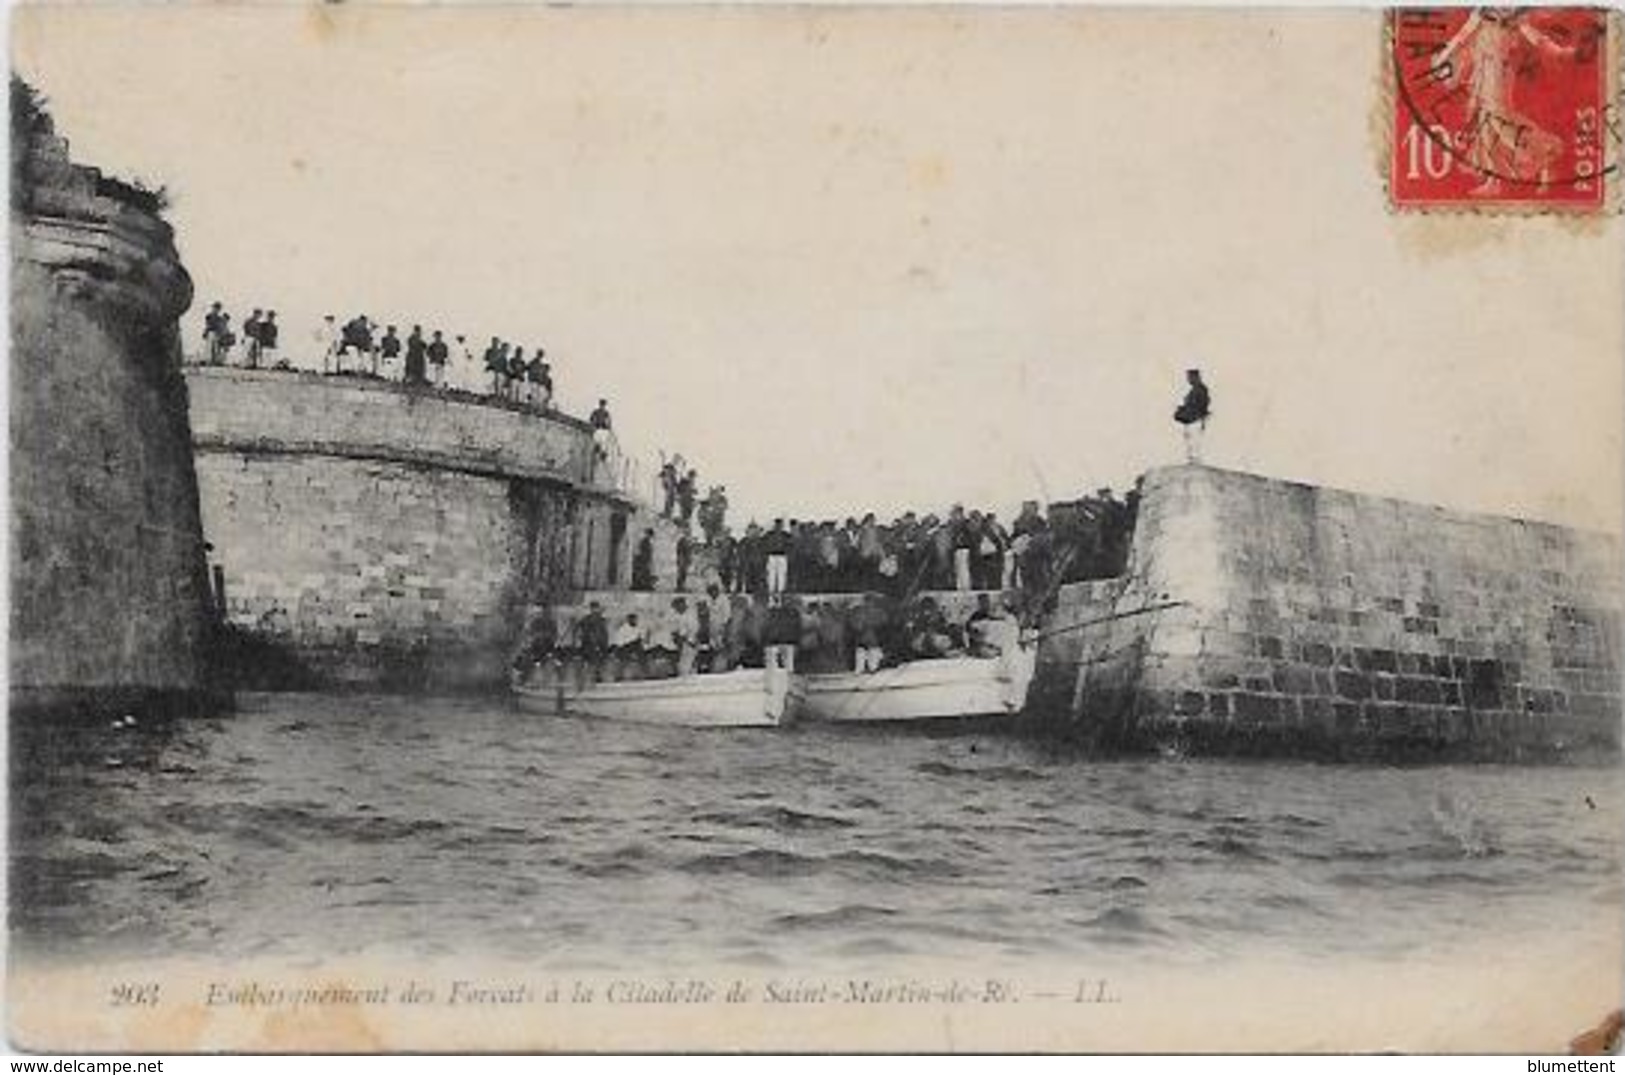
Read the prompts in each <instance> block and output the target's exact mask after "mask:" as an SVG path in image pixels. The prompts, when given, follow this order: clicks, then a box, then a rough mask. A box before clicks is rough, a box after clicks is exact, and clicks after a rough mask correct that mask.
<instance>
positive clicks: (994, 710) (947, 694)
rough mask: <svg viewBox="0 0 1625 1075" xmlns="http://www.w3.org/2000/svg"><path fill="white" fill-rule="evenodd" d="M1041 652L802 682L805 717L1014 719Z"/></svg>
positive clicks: (1017, 651) (1026, 649) (1015, 651)
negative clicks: (1008, 717)
mask: <svg viewBox="0 0 1625 1075" xmlns="http://www.w3.org/2000/svg"><path fill="white" fill-rule="evenodd" d="M1036 657H1037V651H1036V649H1035V648H1034V647H1032V646H1016V647H1013V648H1012V650H1011V651H1010V652H1007V653H1005V654H1004V655H1002V656H999V657H943V658H936V659H932V660H920V661H908V662H906V663H904V664H900V665H897V666H896V667H893V668H882V669H879V670H878V671H874V672H835V673H828V674H822V675H806V676H800V677H798V678H800V679H801V680H803V681H804V682H805V683H806V691H807V699H806V715H807V717H808V718H810V719H814V720H827V721H841V722H860V721H861V722H871V721H875V722H878V721H928V720H945V719H952V718H968V717H1004V716H1015V715H1016V714H1017V713H1019V712H1021V708H1022V706H1024V705H1025V704H1026V702H1027V688H1028V687H1029V686H1030V685H1031V684H1032V679H1033V668H1034V664H1035V661H1036Z"/></svg>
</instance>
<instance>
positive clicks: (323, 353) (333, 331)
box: [311, 314, 339, 374]
mask: <svg viewBox="0 0 1625 1075" xmlns="http://www.w3.org/2000/svg"><path fill="white" fill-rule="evenodd" d="M311 338H312V340H313V341H314V343H315V345H316V354H317V356H318V358H319V360H320V361H321V364H322V372H323V373H327V374H331V373H334V372H336V371H337V369H338V365H337V362H338V353H339V330H338V325H337V324H336V322H335V320H334V318H333V315H332V314H328V315H327V316H326V317H324V318H322V322H321V324H319V325H317V326H316V331H315V332H314V333H312V334H311Z"/></svg>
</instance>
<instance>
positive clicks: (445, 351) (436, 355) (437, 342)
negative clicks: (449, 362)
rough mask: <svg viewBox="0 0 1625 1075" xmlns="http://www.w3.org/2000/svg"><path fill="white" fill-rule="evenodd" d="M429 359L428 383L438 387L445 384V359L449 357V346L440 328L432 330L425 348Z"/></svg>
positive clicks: (442, 386)
mask: <svg viewBox="0 0 1625 1075" xmlns="http://www.w3.org/2000/svg"><path fill="white" fill-rule="evenodd" d="M425 351H426V355H427V357H428V360H429V383H430V384H432V385H435V386H436V387H439V388H444V387H445V386H446V359H447V358H449V357H451V348H449V347H447V346H446V341H445V340H444V339H443V338H442V337H441V334H440V330H439V329H435V330H434V338H433V339H431V340H430V341H429V346H428V347H427V348H426V349H425Z"/></svg>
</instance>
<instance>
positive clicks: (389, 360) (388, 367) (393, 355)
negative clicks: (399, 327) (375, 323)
mask: <svg viewBox="0 0 1625 1075" xmlns="http://www.w3.org/2000/svg"><path fill="white" fill-rule="evenodd" d="M378 357H379V359H380V360H381V363H382V373H383V376H384V377H386V378H388V377H390V376H392V375H393V371H394V369H395V360H396V359H397V358H399V357H401V338H400V337H399V336H397V335H395V326H394V325H390V326H389V327H387V328H386V329H384V338H383V339H381V340H379V341H378Z"/></svg>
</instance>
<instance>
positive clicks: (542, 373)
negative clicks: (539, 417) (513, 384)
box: [525, 347, 552, 409]
mask: <svg viewBox="0 0 1625 1075" xmlns="http://www.w3.org/2000/svg"><path fill="white" fill-rule="evenodd" d="M546 354H547V351H546V350H545V349H544V348H541V347H538V348H536V353H535V355H533V356H532V357H531V360H530V362H529V363H528V364H527V365H526V366H525V402H526V403H528V404H530V405H531V406H532V407H536V408H538V409H543V408H546V406H547V403H548V399H547V397H548V396H550V395H551V394H552V393H551V391H544V390H543V386H542V381H543V379H544V378H548V377H549V375H548V370H547V363H546V362H544V361H543V360H542V356H544V355H546ZM549 388H551V386H549Z"/></svg>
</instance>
